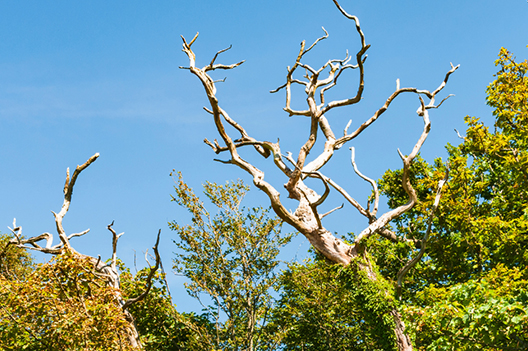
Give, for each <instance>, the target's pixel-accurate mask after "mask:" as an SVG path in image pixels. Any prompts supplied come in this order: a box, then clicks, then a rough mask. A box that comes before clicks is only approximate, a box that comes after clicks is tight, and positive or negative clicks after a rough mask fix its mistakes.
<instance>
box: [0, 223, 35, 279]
mask: <svg viewBox="0 0 528 351" xmlns="http://www.w3.org/2000/svg"><path fill="white" fill-rule="evenodd" d="M11 239H13V236H12V235H8V234H2V233H0V275H1V276H2V277H3V278H4V279H8V280H17V279H18V280H20V279H24V278H25V277H27V275H28V274H30V273H31V272H32V271H33V269H34V261H33V257H32V256H31V255H30V254H29V253H28V252H27V251H26V250H24V249H21V248H18V247H15V246H14V245H9V241H10V240H11Z"/></svg>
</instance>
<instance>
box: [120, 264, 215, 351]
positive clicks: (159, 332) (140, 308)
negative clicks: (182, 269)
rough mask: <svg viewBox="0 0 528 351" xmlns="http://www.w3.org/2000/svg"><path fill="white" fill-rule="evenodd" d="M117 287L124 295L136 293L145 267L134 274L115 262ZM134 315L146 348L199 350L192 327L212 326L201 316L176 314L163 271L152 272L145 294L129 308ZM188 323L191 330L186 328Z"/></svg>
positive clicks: (144, 276) (141, 286)
mask: <svg viewBox="0 0 528 351" xmlns="http://www.w3.org/2000/svg"><path fill="white" fill-rule="evenodd" d="M119 270H120V271H121V274H120V283H121V284H120V288H121V290H122V292H123V296H124V297H125V298H132V297H134V296H138V295H140V294H141V293H142V292H144V291H145V289H146V288H147V286H148V284H149V283H148V275H149V273H150V269H149V268H143V269H141V270H139V271H138V272H137V273H136V274H135V275H133V274H132V273H131V272H130V269H129V268H127V267H126V266H125V265H124V264H123V263H122V262H119ZM129 310H130V313H132V315H133V316H134V319H135V324H136V327H137V330H138V333H139V335H140V340H141V344H142V346H143V348H144V349H145V350H147V351H149V350H152V351H170V350H174V351H176V350H200V349H201V348H200V346H201V343H200V340H199V337H198V333H196V332H195V329H196V328H198V329H199V328H207V327H210V328H211V327H212V326H211V325H210V324H209V321H207V320H206V319H205V318H204V317H201V316H197V315H195V314H194V313H188V314H187V313H179V312H178V311H177V310H176V306H175V305H174V304H173V301H172V298H171V296H170V293H169V290H168V287H167V284H166V280H165V273H162V272H159V271H158V272H156V275H155V276H154V279H153V285H152V287H151V289H150V291H149V293H148V295H147V296H146V297H145V298H144V299H143V300H141V301H139V302H138V303H135V304H133V305H132V306H130V308H129ZM189 325H192V326H194V327H195V329H191V328H189Z"/></svg>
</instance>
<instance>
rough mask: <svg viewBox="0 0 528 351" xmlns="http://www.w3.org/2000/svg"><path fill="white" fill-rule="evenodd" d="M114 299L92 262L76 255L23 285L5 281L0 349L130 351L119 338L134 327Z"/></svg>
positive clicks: (44, 267) (0, 287)
mask: <svg viewBox="0 0 528 351" xmlns="http://www.w3.org/2000/svg"><path fill="white" fill-rule="evenodd" d="M115 299H116V291H115V289H114V288H112V287H110V286H108V285H107V284H106V281H105V279H104V278H102V277H101V276H100V275H98V274H97V272H96V271H95V269H94V265H93V262H91V260H90V259H88V258H80V257H79V256H76V255H73V254H71V253H64V254H61V255H58V256H55V257H54V258H53V259H52V261H51V262H48V263H45V264H41V265H39V266H38V267H37V268H36V269H35V270H34V271H33V272H31V273H30V274H28V275H27V276H26V277H25V279H23V280H18V279H16V280H13V279H8V278H6V277H5V276H4V275H0V349H2V350H25V349H27V350H128V349H131V347H130V345H129V344H128V342H127V341H128V340H127V339H126V338H122V334H121V333H120V332H119V331H121V330H124V329H125V328H126V327H127V326H128V323H129V322H128V321H127V320H126V318H125V314H124V313H123V311H122V309H121V307H120V306H118V305H117V304H116V303H115Z"/></svg>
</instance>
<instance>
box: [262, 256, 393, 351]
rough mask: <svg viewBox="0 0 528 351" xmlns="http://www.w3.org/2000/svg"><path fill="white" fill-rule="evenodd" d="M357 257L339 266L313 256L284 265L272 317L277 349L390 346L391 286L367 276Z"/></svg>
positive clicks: (391, 321) (366, 348)
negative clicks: (279, 341) (278, 338)
mask: <svg viewBox="0 0 528 351" xmlns="http://www.w3.org/2000/svg"><path fill="white" fill-rule="evenodd" d="M360 261H362V260H358V261H354V262H352V263H351V264H350V265H348V266H347V267H343V266H341V265H336V264H332V263H328V262H327V261H326V260H324V259H323V258H322V257H317V256H316V258H315V259H314V260H308V261H306V262H304V264H299V263H291V264H289V265H288V269H287V270H286V271H284V272H283V274H282V275H281V278H280V282H281V297H280V300H279V301H278V303H277V307H276V308H275V309H274V311H273V317H272V320H273V322H272V328H274V329H275V332H276V333H278V334H282V336H281V337H282V344H283V350H384V351H385V350H393V349H395V346H396V345H395V336H394V325H393V320H392V317H391V315H390V311H391V310H393V308H394V305H395V301H394V299H393V298H392V293H393V289H392V287H391V286H390V285H389V284H387V282H386V281H385V280H378V281H372V279H370V278H369V277H367V275H366V273H365V271H364V270H362V269H359V268H358V265H361V264H365V263H364V262H360Z"/></svg>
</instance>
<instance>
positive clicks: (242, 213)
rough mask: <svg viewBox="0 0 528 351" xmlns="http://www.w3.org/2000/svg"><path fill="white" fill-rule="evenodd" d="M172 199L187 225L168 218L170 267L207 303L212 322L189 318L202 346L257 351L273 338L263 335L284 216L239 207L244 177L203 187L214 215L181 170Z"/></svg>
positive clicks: (285, 239) (283, 241)
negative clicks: (188, 215)
mask: <svg viewBox="0 0 528 351" xmlns="http://www.w3.org/2000/svg"><path fill="white" fill-rule="evenodd" d="M176 182H177V185H176V186H175V190H176V195H175V196H174V197H173V200H174V201H176V202H177V203H178V204H179V205H181V206H183V207H185V208H186V209H187V210H188V211H189V212H190V213H191V216H192V219H191V222H192V224H190V225H180V224H178V223H177V222H172V223H170V227H171V229H172V230H174V231H175V232H176V233H177V235H178V239H177V240H175V244H176V246H177V247H178V249H179V251H178V252H177V253H176V258H175V259H174V269H175V270H176V271H177V272H179V273H181V274H183V275H184V276H185V277H187V278H188V279H189V283H186V288H187V291H188V293H189V294H190V295H191V296H193V297H194V298H196V299H198V300H199V301H200V303H201V304H202V305H203V306H204V314H203V317H205V318H206V320H208V321H209V323H208V324H207V323H203V321H202V322H201V323H200V324H198V325H197V324H196V323H193V321H192V320H187V322H186V324H187V325H188V327H189V328H191V329H192V330H194V332H195V334H196V335H197V336H198V337H199V339H200V342H201V345H200V350H248V351H252V350H262V349H265V348H266V347H272V348H273V345H274V344H275V343H276V342H277V340H276V339H275V337H274V336H273V335H271V334H269V333H267V332H266V331H267V329H266V323H267V319H268V315H269V313H270V309H271V307H272V301H273V299H272V296H271V295H270V290H271V289H273V288H274V287H275V285H276V273H275V271H276V268H277V266H278V264H279V261H278V260H277V255H278V254H279V248H280V247H281V246H283V245H285V244H286V243H288V242H289V241H290V238H291V235H281V233H280V230H281V224H282V221H281V220H280V219H278V218H270V217H268V213H269V210H266V209H262V208H251V209H246V208H241V207H240V206H241V201H242V199H243V197H244V195H245V194H246V193H247V191H248V190H249V188H248V187H247V186H246V185H244V184H243V183H242V181H238V182H232V183H227V184H225V185H217V184H215V183H209V182H207V183H206V184H204V194H205V195H206V197H207V198H208V199H209V201H210V202H211V203H212V204H213V205H214V206H215V207H216V208H217V209H218V213H217V214H216V215H211V214H210V213H209V211H208V210H207V209H206V207H205V205H204V203H203V202H202V201H201V200H200V199H199V198H198V196H196V195H195V194H194V192H193V190H192V189H191V188H189V186H188V185H187V184H186V183H184V181H183V179H182V176H181V174H179V175H178V179H177V180H176Z"/></svg>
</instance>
